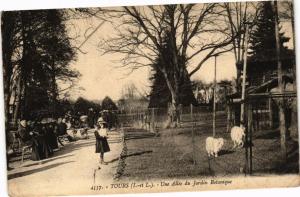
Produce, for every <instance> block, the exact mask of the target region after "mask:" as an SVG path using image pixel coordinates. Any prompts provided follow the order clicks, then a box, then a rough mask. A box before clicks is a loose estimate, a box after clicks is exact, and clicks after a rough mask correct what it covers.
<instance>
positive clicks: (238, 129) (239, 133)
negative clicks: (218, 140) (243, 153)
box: [230, 126, 245, 148]
mask: <svg viewBox="0 0 300 197" xmlns="http://www.w3.org/2000/svg"><path fill="white" fill-rule="evenodd" d="M230 136H231V139H232V141H233V148H236V147H243V146H244V137H245V127H244V126H234V127H232V128H231V133H230Z"/></svg>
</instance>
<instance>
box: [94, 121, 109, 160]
mask: <svg viewBox="0 0 300 197" xmlns="http://www.w3.org/2000/svg"><path fill="white" fill-rule="evenodd" d="M107 130H108V129H107V123H106V122H105V121H104V120H103V118H102V117H100V118H99V119H98V121H97V125H96V130H95V132H94V134H95V137H96V153H100V164H104V165H107V163H106V162H104V153H106V152H109V151H110V148H109V145H108V142H107Z"/></svg>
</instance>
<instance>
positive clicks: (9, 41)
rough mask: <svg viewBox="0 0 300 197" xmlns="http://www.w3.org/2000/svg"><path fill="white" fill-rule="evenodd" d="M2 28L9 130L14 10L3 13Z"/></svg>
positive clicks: (4, 80)
mask: <svg viewBox="0 0 300 197" xmlns="http://www.w3.org/2000/svg"><path fill="white" fill-rule="evenodd" d="M1 21H2V24H1V29H2V49H3V86H4V113H5V128H6V131H8V127H9V122H10V117H9V102H10V97H11V91H10V90H11V88H10V87H11V85H12V84H11V81H10V80H11V77H12V73H13V65H12V55H13V50H14V43H15V42H14V36H15V35H14V28H15V17H14V13H13V12H2V13H1Z"/></svg>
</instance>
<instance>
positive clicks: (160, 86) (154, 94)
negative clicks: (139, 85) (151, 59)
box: [149, 34, 196, 108]
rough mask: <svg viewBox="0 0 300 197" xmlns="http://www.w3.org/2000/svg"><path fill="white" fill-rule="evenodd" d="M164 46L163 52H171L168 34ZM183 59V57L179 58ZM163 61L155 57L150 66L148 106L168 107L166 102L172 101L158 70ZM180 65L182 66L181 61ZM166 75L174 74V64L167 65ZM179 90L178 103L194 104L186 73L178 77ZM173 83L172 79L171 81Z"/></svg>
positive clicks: (162, 76) (163, 78) (194, 100)
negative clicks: (150, 84) (153, 62)
mask: <svg viewBox="0 0 300 197" xmlns="http://www.w3.org/2000/svg"><path fill="white" fill-rule="evenodd" d="M164 45H165V47H164V48H163V53H164V54H165V55H166V54H169V55H170V52H171V46H170V40H169V39H168V34H166V37H165V40H164ZM180 59H183V58H180ZM161 64H163V62H162V60H161V57H157V60H156V62H155V64H154V65H153V66H152V70H153V71H152V72H153V74H152V77H151V78H150V80H151V81H152V86H151V92H150V95H149V97H150V101H149V108H153V107H168V104H169V103H170V102H171V101H172V95H171V92H170V90H169V89H168V85H167V83H166V80H165V77H164V75H163V73H162V72H161V71H160V70H159V67H162V65H161ZM179 65H180V66H184V65H183V64H182V63H180V64H179ZM168 66H169V67H168V69H167V70H168V75H169V76H170V75H174V65H172V64H169V65H168ZM179 81H180V82H179V83H180V84H179V87H178V88H179V90H178V95H179V97H178V103H179V104H182V105H184V106H187V105H189V104H191V103H192V104H194V105H195V104H196V99H195V97H194V94H193V92H192V84H191V81H190V78H189V77H188V76H187V75H183V76H181V79H179ZM171 83H172V84H174V81H171Z"/></svg>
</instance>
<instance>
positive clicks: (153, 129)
mask: <svg viewBox="0 0 300 197" xmlns="http://www.w3.org/2000/svg"><path fill="white" fill-rule="evenodd" d="M154 110H155V108H152V113H151V127H152V131H153V132H154V131H155V128H154V121H155V120H154V118H155V114H154Z"/></svg>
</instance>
